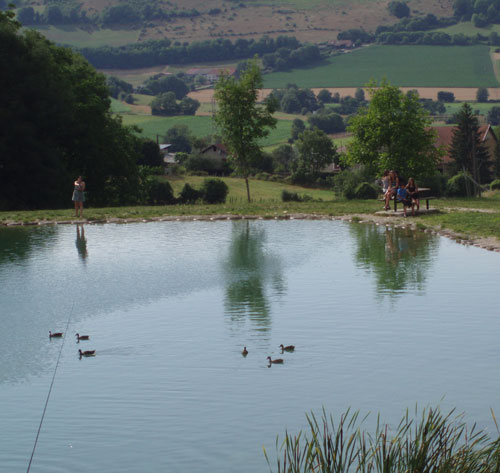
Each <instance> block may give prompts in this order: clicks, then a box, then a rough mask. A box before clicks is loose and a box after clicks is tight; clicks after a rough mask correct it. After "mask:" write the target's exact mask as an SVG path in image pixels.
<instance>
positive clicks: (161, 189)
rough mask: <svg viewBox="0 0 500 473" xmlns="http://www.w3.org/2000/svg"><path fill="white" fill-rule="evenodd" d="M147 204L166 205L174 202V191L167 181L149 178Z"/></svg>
mask: <svg viewBox="0 0 500 473" xmlns="http://www.w3.org/2000/svg"><path fill="white" fill-rule="evenodd" d="M147 198H148V204H149V205H168V204H173V203H174V202H175V198H174V191H173V190H172V186H171V185H170V182H168V181H158V180H151V181H150V182H149V183H148V197H147Z"/></svg>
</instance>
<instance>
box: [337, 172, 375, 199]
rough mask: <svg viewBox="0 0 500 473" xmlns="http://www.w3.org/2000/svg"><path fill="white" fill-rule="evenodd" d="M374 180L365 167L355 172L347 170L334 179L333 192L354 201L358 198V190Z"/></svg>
mask: <svg viewBox="0 0 500 473" xmlns="http://www.w3.org/2000/svg"><path fill="white" fill-rule="evenodd" d="M373 180H374V178H373V176H372V175H371V174H370V173H369V172H368V170H367V169H365V168H363V167H360V168H358V169H355V170H351V169H346V170H344V171H342V172H340V173H338V174H337V175H336V176H335V177H334V178H333V190H334V191H335V193H336V194H337V195H339V196H343V197H345V198H346V199H354V198H356V188H357V187H358V186H359V185H360V184H361V183H363V182H368V181H373ZM380 192H381V191H380Z"/></svg>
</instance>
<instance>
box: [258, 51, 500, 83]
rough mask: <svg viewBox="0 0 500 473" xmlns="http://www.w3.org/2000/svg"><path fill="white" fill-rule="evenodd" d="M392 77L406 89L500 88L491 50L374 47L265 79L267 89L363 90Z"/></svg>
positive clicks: (274, 74) (266, 76)
mask: <svg viewBox="0 0 500 473" xmlns="http://www.w3.org/2000/svg"><path fill="white" fill-rule="evenodd" d="M384 77H385V78H387V79H388V80H389V81H390V82H391V83H392V84H394V85H398V86H402V87H403V86H406V87H498V85H499V84H498V82H497V80H496V78H495V74H494V71H493V65H492V62H491V58H490V55H489V47H488V46H482V45H480V46H380V45H376V46H370V47H366V48H362V49H358V50H356V51H353V52H351V53H348V54H343V55H340V56H334V57H331V58H328V59H327V60H326V61H324V62H323V63H322V64H318V65H316V66H315V67H310V68H307V69H296V70H292V71H288V72H276V73H272V74H268V75H265V76H264V87H266V88H283V87H285V86H286V84H288V83H295V84H297V85H298V86H300V87H360V86H363V85H366V84H367V83H368V82H369V81H370V80H371V79H376V80H379V81H380V80H381V79H383V78H384Z"/></svg>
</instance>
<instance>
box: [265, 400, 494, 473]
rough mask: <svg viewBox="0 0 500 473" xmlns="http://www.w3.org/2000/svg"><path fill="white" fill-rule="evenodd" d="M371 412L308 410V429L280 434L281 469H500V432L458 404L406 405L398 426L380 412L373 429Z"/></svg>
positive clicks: (359, 472) (413, 472)
mask: <svg viewBox="0 0 500 473" xmlns="http://www.w3.org/2000/svg"><path fill="white" fill-rule="evenodd" d="M492 415H493V419H494V421H495V424H496V419H495V416H494V414H493V412H492ZM366 418H367V417H364V418H360V416H359V412H351V411H350V410H348V411H347V412H345V413H344V414H342V415H341V417H340V419H339V420H338V422H336V421H335V420H334V418H333V416H328V415H327V414H326V413H325V412H324V411H323V416H322V418H321V419H320V420H318V419H317V418H316V417H315V416H314V414H309V415H307V421H308V424H309V428H308V431H307V434H306V433H304V432H302V431H301V432H299V433H298V434H297V435H294V436H292V435H290V434H289V433H288V432H286V433H285V437H284V439H283V441H282V442H280V440H279V437H278V438H277V439H276V451H277V459H276V462H277V473H427V472H428V473H500V436H499V437H498V438H495V439H492V438H491V437H490V436H489V435H488V434H487V433H485V432H484V431H480V430H477V429H476V427H475V425H473V426H471V427H468V426H467V425H466V424H465V422H464V420H463V415H455V413H454V411H453V410H452V411H451V412H449V413H448V414H442V413H441V412H440V410H439V409H432V408H430V409H424V410H423V411H422V412H421V413H420V414H419V412H418V410H417V409H416V410H415V414H414V416H413V417H411V416H410V413H409V411H406V414H405V415H404V416H403V418H402V419H401V421H400V423H399V425H398V426H397V428H395V429H390V428H389V426H388V425H386V424H383V423H382V422H381V421H380V417H378V418H377V424H376V428H375V429H374V433H370V432H367V431H366V430H363V423H364V422H365V420H366ZM497 431H498V425H497ZM264 455H265V457H266V460H267V462H268V464H269V467H270V470H271V472H273V471H274V470H273V467H272V466H271V463H270V460H269V456H268V454H267V452H266V450H265V449H264Z"/></svg>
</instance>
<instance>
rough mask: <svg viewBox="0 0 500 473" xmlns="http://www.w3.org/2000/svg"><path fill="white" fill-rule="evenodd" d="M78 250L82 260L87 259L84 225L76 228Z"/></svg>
mask: <svg viewBox="0 0 500 473" xmlns="http://www.w3.org/2000/svg"><path fill="white" fill-rule="evenodd" d="M80 227H81V228H80ZM76 249H77V250H78V254H79V255H80V256H81V258H82V259H85V258H87V239H86V238H85V229H84V228H83V225H77V226H76Z"/></svg>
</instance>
